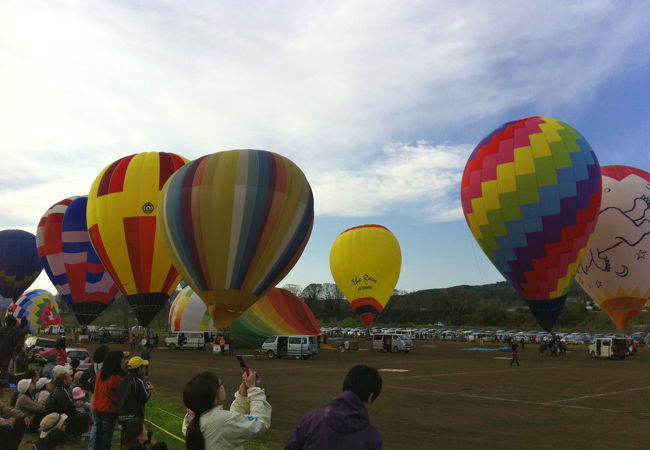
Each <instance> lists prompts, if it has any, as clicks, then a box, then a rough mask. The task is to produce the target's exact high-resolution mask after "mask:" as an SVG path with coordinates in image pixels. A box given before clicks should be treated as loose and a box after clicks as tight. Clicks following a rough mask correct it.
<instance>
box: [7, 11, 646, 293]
mask: <svg viewBox="0 0 650 450" xmlns="http://www.w3.org/2000/svg"><path fill="white" fill-rule="evenodd" d="M538 3H539V4H533V2H520V1H510V2H508V1H503V2H491V1H471V2H470V1H455V2H442V1H441V2H435V1H424V2H406V1H404V2H394V1H356V2H346V1H327V2H323V1H304V2H291V1H282V2H280V1H264V2H261V1H250V2H236V1H232V2H228V1H224V2H212V1H195V2H191V3H190V2H184V3H181V2H153V1H141V2H137V3H136V2H127V1H94V2H88V1H66V2H56V3H54V2H46V1H5V2H2V4H0V61H2V66H3V69H2V71H0V98H1V100H2V101H0V120H1V123H2V124H3V126H2V131H0V150H1V152H2V156H3V158H2V159H3V164H2V165H1V166H0V180H2V181H1V182H0V202H1V204H2V205H3V206H4V207H3V208H2V210H1V211H0V229H5V228H22V229H25V230H28V231H31V232H35V230H36V224H37V222H38V220H39V218H40V216H41V215H42V214H43V213H44V212H45V210H46V209H47V208H48V207H49V206H50V205H51V204H53V203H55V202H56V201H59V200H61V199H63V198H65V197H68V196H71V195H78V194H86V193H87V192H88V190H89V189H90V184H91V183H92V180H93V179H94V178H95V176H96V175H97V174H98V173H99V171H100V170H101V169H102V168H103V167H104V166H106V165H107V164H109V163H111V162H112V161H114V160H116V159H118V158H120V157H122V156H125V155H128V154H131V153H135V152H141V151H152V150H158V151H170V152H175V153H178V154H180V155H183V156H185V157H187V158H190V159H194V158H197V157H200V156H202V155H204V154H208V153H213V152H216V151H220V150H228V149H233V148H258V149H265V150H271V151H274V152H277V153H280V154H283V155H285V156H287V157H289V158H290V159H292V160H293V161H294V162H296V163H297V164H298V165H299V166H300V167H301V168H302V169H303V171H304V172H305V174H306V175H307V178H308V179H309V181H310V183H311V185H312V188H313V190H314V195H315V206H316V219H315V225H314V230H313V233H312V237H311V240H310V242H309V244H308V245H307V248H306V250H305V252H304V254H303V256H302V258H301V260H300V261H299V262H298V264H297V265H296V266H295V268H294V270H293V271H292V272H291V273H290V274H289V275H288V276H287V278H286V279H285V280H283V281H282V282H281V283H280V285H283V284H285V283H292V284H299V285H302V286H305V285H307V284H309V283H311V282H332V281H333V280H332V277H331V275H330V272H329V265H328V257H329V249H330V246H331V244H332V242H333V240H334V239H335V238H336V236H337V235H338V234H339V233H340V232H341V231H343V230H345V229H346V228H348V227H351V226H355V225H360V224H363V223H379V224H382V225H385V226H387V227H388V228H390V229H391V230H392V231H393V232H394V234H395V235H396V236H397V238H398V239H399V241H400V244H401V247H402V255H403V265H402V274H401V277H400V281H399V282H398V285H397V288H399V289H403V290H407V291H412V290H417V289H426V288H435V287H447V286H453V285H458V284H481V283H488V282H493V281H496V280H501V279H502V278H501V276H500V275H499V274H498V272H497V271H496V270H495V269H494V268H493V267H492V266H491V264H490V263H489V261H488V260H487V258H486V257H485V256H484V255H483V253H482V251H481V250H480V249H479V248H478V246H477V245H476V244H475V243H474V239H473V237H472V236H471V234H470V232H469V229H468V228H467V226H466V224H465V221H464V219H463V218H462V212H461V208H460V203H459V182H460V177H461V174H462V170H463V167H464V165H465V162H466V160H467V157H468V156H469V153H470V152H471V150H472V149H473V147H474V146H475V145H476V144H477V143H478V142H479V141H480V140H481V139H482V138H483V137H484V136H485V135H487V134H489V133H490V132H491V131H492V130H493V129H494V128H496V127H498V126H499V125H501V124H502V123H504V122H506V121H510V120H515V119H519V118H523V117H527V116H530V115H545V116H549V117H554V118H557V119H560V120H563V121H565V122H567V123H569V124H571V125H573V126H574V127H575V128H576V129H578V130H579V131H580V132H581V133H582V134H583V135H584V136H585V137H586V138H587V140H588V141H589V142H590V143H591V145H592V147H593V148H594V150H595V152H596V154H597V156H598V158H599V159H600V162H601V165H607V164H626V165H632V166H636V167H640V168H642V169H645V170H650V145H649V142H650V4H649V3H647V2H632V1H628V2H626V1H612V2H606V1H591V2H571V3H569V2H564V1H546V2H538ZM34 287H39V288H45V289H50V290H52V289H53V288H52V285H51V284H50V283H49V281H48V280H47V278H46V276H45V275H44V274H43V275H41V277H40V278H39V279H38V280H37V281H36V283H35V284H34Z"/></svg>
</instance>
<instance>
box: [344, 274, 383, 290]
mask: <svg viewBox="0 0 650 450" xmlns="http://www.w3.org/2000/svg"><path fill="white" fill-rule="evenodd" d="M350 281H352V284H353V285H355V286H357V289H358V290H360V291H361V290H364V289H372V286H371V285H369V283H372V284H376V283H377V279H376V278H374V277H371V276H370V275H368V274H367V273H365V274H363V276H362V277H357V276H355V277H354V278H352V280H350ZM362 282H363V284H362V285H361V286H358V285H359V283H362Z"/></svg>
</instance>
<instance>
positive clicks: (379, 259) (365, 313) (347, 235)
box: [330, 224, 402, 326]
mask: <svg viewBox="0 0 650 450" xmlns="http://www.w3.org/2000/svg"><path fill="white" fill-rule="evenodd" d="M401 266H402V253H401V250H400V247H399V242H398V241H397V239H396V238H395V236H394V235H393V233H391V231H390V230H389V229H388V228H386V227H383V226H381V225H375V224H370V225H360V226H358V227H353V228H350V229H348V230H345V231H344V232H343V233H341V234H340V235H339V236H338V237H337V238H336V240H335V241H334V243H333V244H332V249H331V251H330V271H331V272H332V276H333V277H334V281H335V282H336V284H337V286H338V287H339V289H341V292H343V294H344V295H345V296H346V297H347V299H348V301H349V302H350V303H351V304H352V307H353V308H354V310H355V311H356V312H357V314H358V315H359V317H360V318H361V320H362V321H363V323H365V324H366V325H367V326H370V325H372V324H373V323H374V321H375V318H376V317H377V315H379V314H380V313H381V312H382V311H383V310H384V307H385V306H386V304H387V303H388V300H390V297H391V295H392V294H393V290H394V289H395V285H396V284H397V280H398V279H399V273H400V269H401Z"/></svg>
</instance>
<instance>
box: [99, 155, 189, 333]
mask: <svg viewBox="0 0 650 450" xmlns="http://www.w3.org/2000/svg"><path fill="white" fill-rule="evenodd" d="M186 162H187V159H185V158H183V157H181V156H178V155H175V154H173V153H162V152H148V153H137V154H135V155H130V156H126V157H124V158H121V159H119V160H117V161H115V162H114V163H113V164H111V165H109V166H108V167H106V168H105V169H104V170H103V171H102V172H101V173H100V174H99V175H98V176H97V178H96V179H95V182H94V183H93V186H92V188H91V190H90V194H89V196H88V209H87V219H88V220H87V222H88V232H89V234H90V240H91V242H92V244H93V247H94V248H95V251H96V252H97V254H98V255H99V257H100V259H101V260H102V263H103V264H104V266H105V267H106V270H107V271H108V272H109V273H110V274H111V276H112V277H113V280H114V281H115V283H116V284H117V285H118V287H119V288H120V291H122V294H124V296H125V297H126V298H127V300H128V301H129V303H130V304H131V307H132V308H133V312H134V313H135V315H136V317H137V318H138V322H139V323H140V324H141V325H143V326H147V325H148V324H149V323H150V322H151V320H152V319H153V318H154V316H155V315H156V313H158V311H160V309H161V308H162V307H163V306H164V305H165V304H166V302H167V300H168V299H169V296H170V295H171V293H172V292H173V291H174V289H175V288H176V285H177V284H178V282H179V280H180V276H179V275H178V272H177V271H176V269H175V268H174V266H173V265H172V261H171V259H170V257H169V254H168V253H167V250H166V248H165V247H164V246H163V244H162V242H161V240H160V237H159V234H158V232H157V230H156V220H157V212H158V198H159V196H160V191H161V189H162V188H163V186H164V184H165V182H166V181H167V179H168V178H169V177H170V176H171V175H172V174H173V173H174V172H175V171H176V170H177V169H179V168H180V167H181V166H183V165H184V164H185V163H186Z"/></svg>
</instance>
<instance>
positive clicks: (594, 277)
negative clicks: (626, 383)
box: [576, 166, 650, 331]
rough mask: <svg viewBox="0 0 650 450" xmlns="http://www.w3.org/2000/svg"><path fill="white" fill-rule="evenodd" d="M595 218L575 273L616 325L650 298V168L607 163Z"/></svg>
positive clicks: (623, 325)
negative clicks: (591, 232) (649, 169)
mask: <svg viewBox="0 0 650 450" xmlns="http://www.w3.org/2000/svg"><path fill="white" fill-rule="evenodd" d="M602 174H603V198H602V203H601V205H600V214H599V216H598V223H597V225H596V230H595V231H594V234H593V236H592V237H591V240H590V241H589V247H588V248H587V253H586V254H585V257H584V258H583V260H582V262H581V263H580V268H579V269H578V273H577V275H576V280H577V281H578V284H580V286H582V288H583V289H584V290H585V292H587V294H589V296H590V297H591V298H592V299H593V300H594V301H595V302H596V303H597V304H598V305H599V306H600V307H601V308H602V309H603V310H604V311H605V312H607V314H608V315H609V317H610V318H611V319H612V321H613V322H614V323H615V324H616V326H617V327H618V329H619V330H621V331H624V330H625V327H626V326H627V321H628V320H629V319H630V318H632V317H634V316H636V315H637V314H639V313H640V312H641V309H642V308H643V306H644V305H645V303H646V301H647V299H648V297H650V254H648V253H649V252H650V173H648V172H646V171H644V170H641V169H636V168H634V167H628V166H605V167H603V168H602Z"/></svg>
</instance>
